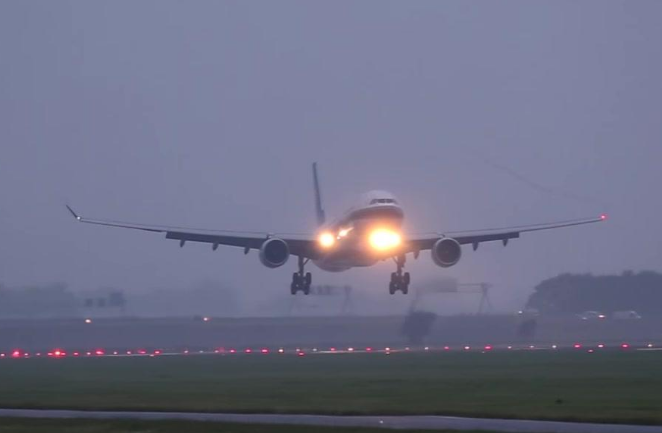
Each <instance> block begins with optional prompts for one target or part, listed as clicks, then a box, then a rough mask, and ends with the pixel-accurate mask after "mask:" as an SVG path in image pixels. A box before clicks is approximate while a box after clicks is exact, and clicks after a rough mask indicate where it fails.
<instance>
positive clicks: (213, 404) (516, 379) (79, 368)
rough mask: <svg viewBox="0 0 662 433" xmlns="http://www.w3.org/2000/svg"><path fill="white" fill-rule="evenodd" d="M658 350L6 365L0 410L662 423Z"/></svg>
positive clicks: (0, 376) (0, 373)
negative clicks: (411, 416) (428, 415)
mask: <svg viewBox="0 0 662 433" xmlns="http://www.w3.org/2000/svg"><path fill="white" fill-rule="evenodd" d="M661 365H662V352H634V351H613V352H601V353H592V354H589V353H586V352H585V351H573V352H569V351H566V352H539V351H530V352H492V353H485V354H482V353H478V352H472V353H460V352H457V353H396V354H391V355H388V356H387V355H384V354H378V353H372V354H356V353H355V354H336V355H308V356H304V357H296V356H292V355H277V354H272V355H257V354H253V355H231V356H188V357H184V356H179V357H168V356H157V357H153V358H150V357H140V358H112V357H105V358H93V359H86V358H80V359H73V358H67V359H21V360H11V359H6V360H3V361H1V362H0V384H2V393H0V407H21V408H79V409H117V410H120V409H122V410H176V411H232V412H281V413H329V414H446V415H449V414H451V415H467V416H483V417H487V416H489V417H506V418H538V419H561V420H581V421H600V422H606V421H609V422H627V423H651V424H662V367H660V366H661Z"/></svg>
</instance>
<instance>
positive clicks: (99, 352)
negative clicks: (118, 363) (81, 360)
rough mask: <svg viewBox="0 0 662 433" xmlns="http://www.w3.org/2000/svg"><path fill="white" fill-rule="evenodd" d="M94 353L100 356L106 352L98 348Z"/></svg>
mask: <svg viewBox="0 0 662 433" xmlns="http://www.w3.org/2000/svg"><path fill="white" fill-rule="evenodd" d="M94 354H95V355H98V356H101V355H103V354H104V352H103V350H101V349H97V350H96V351H95V352H94Z"/></svg>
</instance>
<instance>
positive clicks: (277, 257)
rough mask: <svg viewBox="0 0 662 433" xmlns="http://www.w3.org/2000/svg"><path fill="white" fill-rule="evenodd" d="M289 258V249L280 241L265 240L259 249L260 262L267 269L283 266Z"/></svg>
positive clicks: (285, 243)
mask: <svg viewBox="0 0 662 433" xmlns="http://www.w3.org/2000/svg"><path fill="white" fill-rule="evenodd" d="M289 257H290V248H289V247H288V246H287V242H285V241H284V240H282V239H278V238H271V239H267V240H266V241H264V243H263V244H262V246H261V247H260V262H262V264H263V265H264V266H266V267H267V268H277V267H279V266H283V265H284V264H285V263H286V262H287V259H288V258H289Z"/></svg>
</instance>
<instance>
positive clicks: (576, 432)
mask: <svg viewBox="0 0 662 433" xmlns="http://www.w3.org/2000/svg"><path fill="white" fill-rule="evenodd" d="M0 417H23V418H87V419H139V420H188V421H215V422H236V423H251V424H296V425H310V426H341V427H377V428H386V429H423V430H442V429H450V430H490V431H500V432H541V433H623V432H627V433H662V426H639V425H622V424H589V423H572V422H556V421H530V420H509V419H488V418H460V417H452V416H331V415H275V414H233V413H194V412H190V413H187V412H115V411H109V412H105V411H75V410H39V409H0Z"/></svg>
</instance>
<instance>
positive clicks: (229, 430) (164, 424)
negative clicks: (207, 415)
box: [0, 418, 489, 433]
mask: <svg viewBox="0 0 662 433" xmlns="http://www.w3.org/2000/svg"><path fill="white" fill-rule="evenodd" d="M53 432H60V433H64V432H67V433H147V432H149V433H182V432H187V433H309V432H319V433H377V432H379V433H384V430H383V429H372V428H352V427H308V426H292V425H282V426H274V425H258V424H225V423H213V422H196V421H128V420H118V421H111V420H91V419H75V420H71V419H69V420H65V419H25V418H0V433H53ZM398 432H400V433H414V432H421V433H422V431H420V430H398ZM425 432H426V433H430V431H429V430H426V431H425ZM436 432H437V433H451V432H450V431H447V430H437V431H436ZM463 433H472V432H470V431H469V432H467V431H465V432H463ZM473 433H478V432H473ZM480 433H489V432H485V431H481V432H480Z"/></svg>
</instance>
